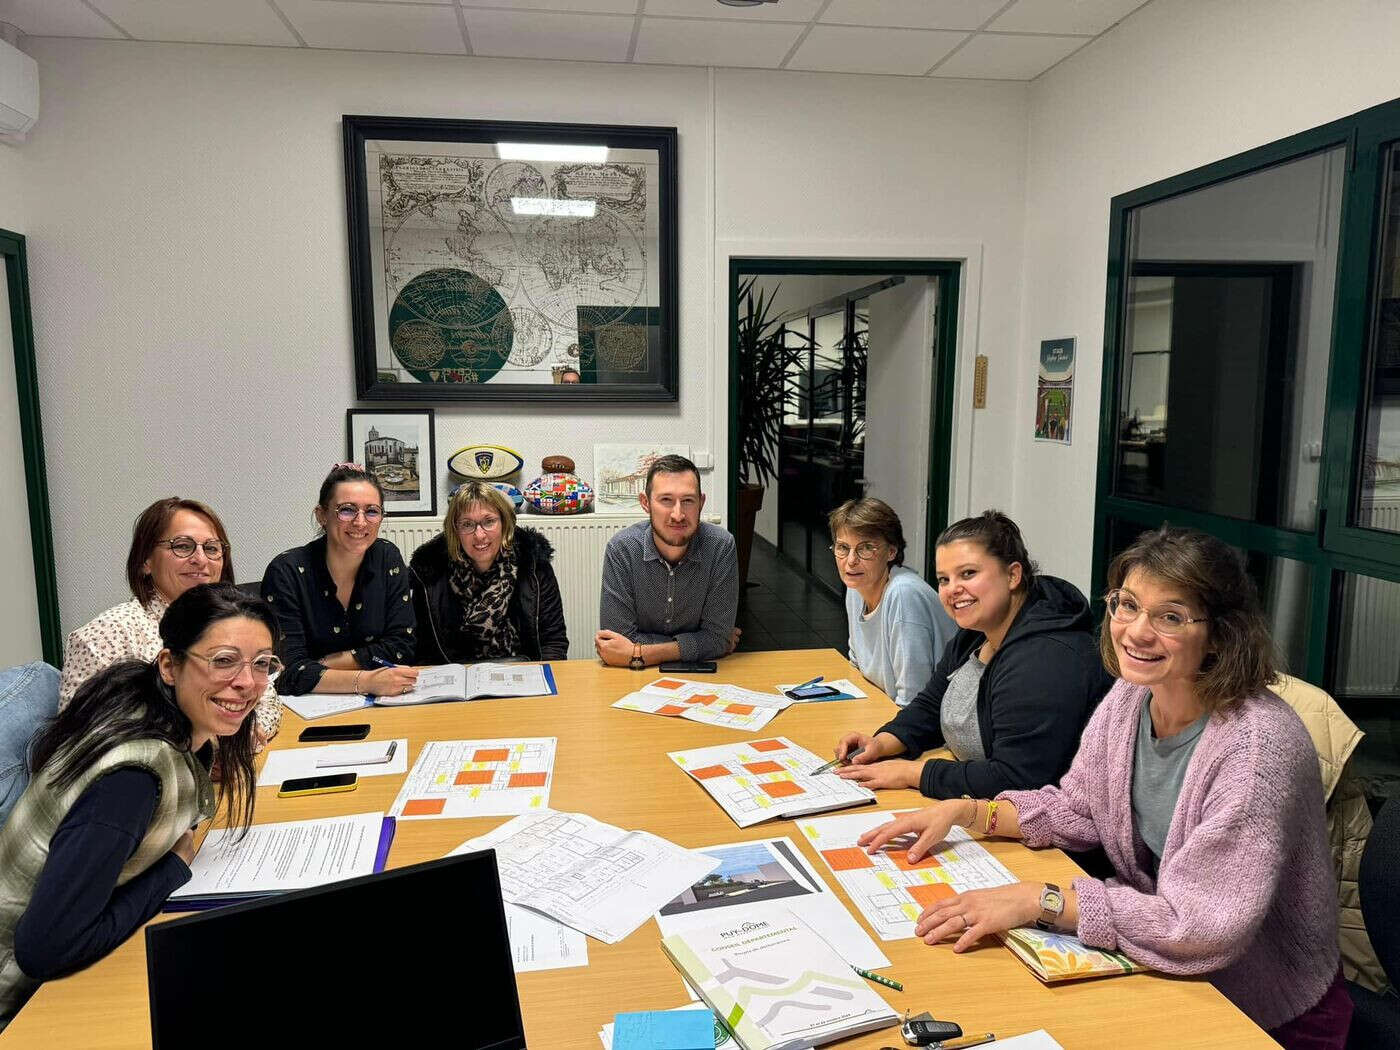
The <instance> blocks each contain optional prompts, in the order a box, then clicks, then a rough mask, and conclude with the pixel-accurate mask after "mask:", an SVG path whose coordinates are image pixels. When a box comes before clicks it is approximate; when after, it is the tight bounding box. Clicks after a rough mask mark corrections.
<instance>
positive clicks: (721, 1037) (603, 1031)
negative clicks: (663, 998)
mask: <svg viewBox="0 0 1400 1050" xmlns="http://www.w3.org/2000/svg"><path fill="white" fill-rule="evenodd" d="M676 1010H704V1011H705V1012H706V1013H707V1014H710V1016H711V1017H714V1014H713V1013H712V1012H711V1010H710V1008H709V1007H708V1006H706V1005H705V1004H704V1003H702V1002H693V1003H691V1004H690V1005H689V1006H676V1007H673V1008H672V1012H674V1011H676ZM615 1027H616V1025H615V1024H614V1022H612V1021H609V1022H608V1023H607V1024H605V1025H603V1027H602V1028H600V1029H599V1030H598V1039H599V1041H600V1042H601V1043H602V1044H603V1050H612V1045H613V1029H614V1028H615ZM715 1050H739V1044H738V1043H736V1042H735V1041H734V1036H733V1035H731V1034H730V1032H729V1029H728V1028H727V1027H725V1024H724V1022H723V1021H721V1020H720V1019H719V1018H718V1017H715Z"/></svg>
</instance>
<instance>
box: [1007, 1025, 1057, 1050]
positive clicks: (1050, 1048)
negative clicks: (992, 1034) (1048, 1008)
mask: <svg viewBox="0 0 1400 1050" xmlns="http://www.w3.org/2000/svg"><path fill="white" fill-rule="evenodd" d="M996 1045H997V1047H998V1048H999V1050H1065V1048H1064V1047H1063V1046H1061V1045H1060V1044H1059V1043H1057V1042H1055V1040H1054V1039H1052V1038H1050V1033H1049V1032H1047V1031H1046V1030H1045V1029H1044V1028H1037V1029H1036V1030H1035V1031H1034V1032H1027V1033H1026V1034H1025V1035H1013V1036H1012V1037H1011V1038H1009V1039H998V1040H997V1041H996Z"/></svg>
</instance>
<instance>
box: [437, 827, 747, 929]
mask: <svg viewBox="0 0 1400 1050" xmlns="http://www.w3.org/2000/svg"><path fill="white" fill-rule="evenodd" d="M482 849H494V850H495V851H496V867H497V870H498V871H499V872H500V877H501V895H502V896H503V897H504V898H505V899H506V900H507V901H509V902H510V903H512V904H522V905H524V906H526V907H528V908H533V909H535V910H536V911H541V912H544V913H545V914H546V915H550V916H552V917H554V918H556V919H558V920H559V921H560V922H563V923H566V924H568V925H569V926H572V927H573V928H574V929H576V930H582V931H583V932H584V933H586V934H588V935H589V936H590V937H597V938H598V939H599V940H600V941H604V942H605V943H607V944H615V943H617V942H618V941H620V940H622V939H623V938H624V937H626V936H627V935H628V934H630V933H631V932H632V931H633V930H635V929H636V928H637V927H638V926H640V925H641V924H642V923H644V922H645V921H646V920H647V919H648V918H650V916H651V915H652V913H653V912H655V911H656V910H657V909H658V908H660V907H661V906H662V905H663V904H665V903H666V902H667V901H669V900H670V899H671V898H673V897H675V896H676V894H678V893H680V892H681V891H682V890H683V889H685V888H686V887H687V886H689V885H691V884H692V883H694V882H696V881H697V880H698V879H699V878H700V877H701V876H702V875H705V874H706V873H707V872H710V871H713V870H714V869H715V868H716V867H718V866H719V862H718V861H716V860H715V859H714V858H713V857H707V856H705V855H704V854H703V853H695V852H692V851H691V850H688V849H682V848H681V847H680V846H677V845H675V844H674V843H671V842H667V841H666V840H665V839H663V838H658V837H657V836H655V835H652V834H649V833H648V832H645V831H623V830H622V829H621V828H615V827H613V826H612V825H611V824H603V823H601V822H600V821H596V820H594V819H593V818H592V817H586V816H584V815H583V814H582V813H556V812H555V811H554V810H552V809H546V810H543V811H542V812H539V813H528V814H525V815H523V816H519V817H516V818H515V819H514V820H511V821H508V822H506V823H505V824H502V825H501V826H500V827H499V828H497V829H496V830H495V831H492V832H489V833H487V834H485V835H481V836H479V837H478V838H474V839H468V840H467V841H466V842H464V843H462V845H460V846H458V847H457V848H456V849H455V850H453V851H452V853H453V854H454V855H455V854H458V853H470V852H472V851H473V850H482Z"/></svg>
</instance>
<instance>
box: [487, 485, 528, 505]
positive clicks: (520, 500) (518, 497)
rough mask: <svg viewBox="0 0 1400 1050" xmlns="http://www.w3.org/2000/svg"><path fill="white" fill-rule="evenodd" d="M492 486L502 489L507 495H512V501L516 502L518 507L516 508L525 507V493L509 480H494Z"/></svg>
mask: <svg viewBox="0 0 1400 1050" xmlns="http://www.w3.org/2000/svg"><path fill="white" fill-rule="evenodd" d="M491 487H492V488H497V489H500V490H501V491H502V492H504V493H505V494H506V495H507V496H509V497H510V501H511V502H512V503H514V504H515V509H516V510H519V509H520V508H521V507H523V506H524V505H525V494H524V493H522V492H521V491H520V490H519V489H518V488H516V487H515V486H514V485H512V484H511V483H510V482H508V481H493V482H491Z"/></svg>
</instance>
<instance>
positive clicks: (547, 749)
mask: <svg viewBox="0 0 1400 1050" xmlns="http://www.w3.org/2000/svg"><path fill="white" fill-rule="evenodd" d="M555 743H556V741H555V738H554V737H552V736H536V737H508V738H497V739H491V740H430V741H428V743H426V744H424V745H423V750H422V751H421V752H419V754H418V761H417V762H415V763H413V772H411V773H409V774H408V777H407V779H405V780H404V782H403V787H401V788H400V789H399V794H398V797H397V798H395V799H394V805H393V807H392V808H391V809H390V810H389V812H390V813H392V814H393V815H394V816H396V817H400V818H402V819H404V820H421V819H431V818H436V817H504V816H510V815H511V814H514V813H528V812H529V811H530V810H532V809H533V810H543V809H546V808H548V806H549V788H550V784H551V783H552V781H553V779H554V747H555Z"/></svg>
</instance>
